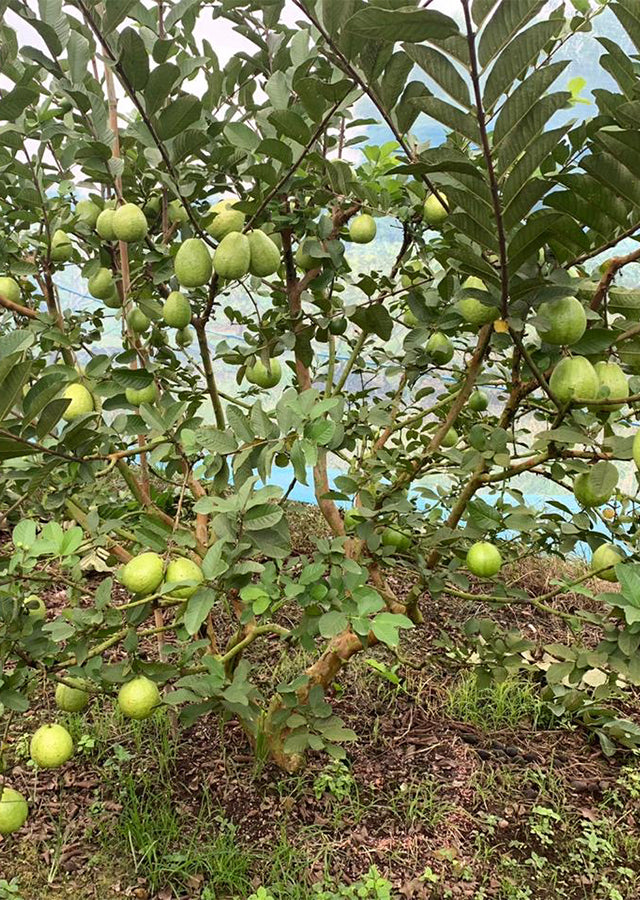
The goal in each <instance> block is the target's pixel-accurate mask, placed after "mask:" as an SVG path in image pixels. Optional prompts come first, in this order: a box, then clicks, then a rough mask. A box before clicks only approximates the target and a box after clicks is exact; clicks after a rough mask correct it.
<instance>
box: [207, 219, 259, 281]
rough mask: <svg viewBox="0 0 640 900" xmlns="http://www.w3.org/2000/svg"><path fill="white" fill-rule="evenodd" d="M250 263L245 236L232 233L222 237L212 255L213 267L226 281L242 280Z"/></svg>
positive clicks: (249, 249)
mask: <svg viewBox="0 0 640 900" xmlns="http://www.w3.org/2000/svg"><path fill="white" fill-rule="evenodd" d="M250 263H251V245H250V244H249V238H248V237H247V236H246V234H240V232H237V231H232V232H231V234H228V235H226V237H223V238H222V240H221V241H220V243H219V244H218V246H217V248H216V252H215V253H214V254H213V267H214V269H215V270H216V272H217V273H218V275H219V276H220V278H225V279H226V280H227V281H235V279H236V278H244V276H245V275H246V274H247V272H248V271H249V265H250Z"/></svg>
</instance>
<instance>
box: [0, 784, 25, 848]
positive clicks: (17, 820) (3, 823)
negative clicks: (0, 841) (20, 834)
mask: <svg viewBox="0 0 640 900" xmlns="http://www.w3.org/2000/svg"><path fill="white" fill-rule="evenodd" d="M28 815H29V807H28V806H27V801H26V800H25V799H24V797H23V796H22V794H21V793H19V792H18V791H14V789H13V788H10V787H7V786H6V785H4V787H3V788H2V790H0V834H2V835H5V836H6V835H8V834H13V832H14V831H17V830H18V828H22V826H23V825H24V823H25V822H26V821H27V816H28Z"/></svg>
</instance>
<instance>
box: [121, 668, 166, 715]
mask: <svg viewBox="0 0 640 900" xmlns="http://www.w3.org/2000/svg"><path fill="white" fill-rule="evenodd" d="M159 704H160V691H159V690H158V685H157V684H156V683H155V681H151V679H150V678H147V677H146V676H144V675H138V677H137V678H132V679H131V681H128V682H127V683H126V684H123V685H122V687H121V688H120V690H119V691H118V706H119V707H120V711H121V712H122V714H123V715H125V716H127V718H129V719H148V718H149V716H150V715H152V714H153V711H154V709H155V707H156V706H158V705H159Z"/></svg>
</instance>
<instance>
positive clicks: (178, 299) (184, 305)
mask: <svg viewBox="0 0 640 900" xmlns="http://www.w3.org/2000/svg"><path fill="white" fill-rule="evenodd" d="M162 318H163V319H164V321H165V324H166V325H168V326H169V327H170V328H186V327H187V325H188V324H189V322H190V321H191V304H190V303H189V301H188V300H187V298H186V297H185V295H184V294H181V293H180V291H171V293H170V294H169V296H168V297H167V299H166V300H165V301H164V305H163V307H162Z"/></svg>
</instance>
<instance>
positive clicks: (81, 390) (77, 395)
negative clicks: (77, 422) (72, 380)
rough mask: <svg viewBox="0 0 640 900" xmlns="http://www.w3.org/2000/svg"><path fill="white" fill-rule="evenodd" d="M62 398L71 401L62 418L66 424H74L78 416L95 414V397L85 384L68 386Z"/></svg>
mask: <svg viewBox="0 0 640 900" xmlns="http://www.w3.org/2000/svg"><path fill="white" fill-rule="evenodd" d="M62 397H63V399H64V400H70V401H71V402H70V403H69V405H68V406H67V408H66V409H65V411H64V412H63V413H62V418H63V419H64V420H65V422H72V421H73V420H74V419H77V418H78V416H83V415H85V413H90V412H93V410H94V408H95V407H94V403H93V397H92V396H91V393H90V392H89V391H88V390H87V388H86V387H85V386H84V385H83V384H70V385H68V386H67V387H66V388H65V389H64V393H63V394H62Z"/></svg>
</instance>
